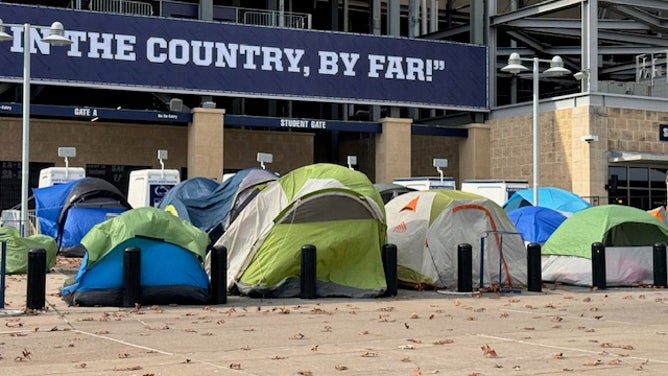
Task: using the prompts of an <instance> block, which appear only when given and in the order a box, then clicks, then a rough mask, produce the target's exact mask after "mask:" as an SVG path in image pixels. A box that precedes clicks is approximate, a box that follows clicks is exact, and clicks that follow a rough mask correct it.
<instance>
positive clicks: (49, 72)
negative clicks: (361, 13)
mask: <svg viewBox="0 0 668 376" xmlns="http://www.w3.org/2000/svg"><path fill="white" fill-rule="evenodd" d="M0 17H1V18H2V20H3V21H4V22H5V23H8V24H16V25H17V26H12V27H11V28H8V30H7V31H8V32H9V33H10V34H12V35H13V38H14V39H13V41H9V42H5V43H3V44H0V81H12V82H20V81H21V79H22V77H23V46H22V44H23V43H22V41H23V35H22V34H23V32H22V27H21V24H23V23H30V24H31V25H35V26H34V27H31V39H32V43H31V51H32V55H31V56H32V58H31V66H32V73H31V77H32V81H33V82H36V83H45V84H58V85H71V86H86V87H96V88H100V87H102V88H104V87H107V88H110V89H111V88H114V87H115V88H119V89H126V90H127V89H130V90H143V91H156V92H167V93H191V94H201V95H230V96H232V95H234V96H244V97H261V98H283V99H294V100H318V101H325V102H347V103H362V104H381V105H395V106H419V107H430V108H444V109H462V110H477V111H486V110H487V109H488V93H487V57H486V56H487V49H486V47H483V46H475V45H468V44H459V43H448V42H441V41H430V40H416V39H406V38H393V37H382V36H372V35H360V34H351V33H335V32H323V31H310V30H297V29H284V28H273V27H260V26H249V25H239V24H228V23H214V22H201V21H191V20H177V19H167V18H155V17H139V16H125V15H114V14H103V13H95V12H88V11H78V10H72V9H59V8H46V7H32V6H22V5H11V4H2V3H0ZM54 21H60V22H62V23H63V25H64V26H65V29H66V36H67V37H68V38H70V39H71V40H72V41H73V42H74V43H73V44H72V45H71V46H69V47H55V46H50V45H48V44H46V43H44V42H41V41H40V37H44V36H47V35H48V30H47V29H48V26H49V25H51V23H52V22H54ZM37 26H46V27H47V28H44V29H43V28H41V27H37Z"/></svg>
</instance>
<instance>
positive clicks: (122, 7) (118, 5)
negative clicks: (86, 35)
mask: <svg viewBox="0 0 668 376" xmlns="http://www.w3.org/2000/svg"><path fill="white" fill-rule="evenodd" d="M88 8H89V9H90V10H95V11H99V12H108V13H122V14H137V15H142V16H152V15H153V5H151V4H149V3H146V2H143V1H132V0H91V1H90V3H89V4H88Z"/></svg>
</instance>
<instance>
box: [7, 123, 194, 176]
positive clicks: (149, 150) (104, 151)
mask: <svg viewBox="0 0 668 376" xmlns="http://www.w3.org/2000/svg"><path fill="white" fill-rule="evenodd" d="M0 129H2V132H1V134H2V140H3V147H2V148H0V160H3V161H20V160H21V153H22V136H21V134H22V121H21V119H20V118H2V119H0ZM61 146H74V147H76V148H77V156H76V157H74V158H70V159H69V164H70V166H72V167H75V166H77V167H78V166H82V167H83V166H85V165H86V164H120V165H131V166H151V167H153V168H160V162H159V161H158V159H157V152H158V149H167V150H168V151H169V159H168V160H167V161H165V167H166V168H176V169H180V168H182V167H186V166H187V158H186V151H187V128H186V127H183V126H170V125H151V124H122V123H108V122H90V121H71V120H54V119H32V120H31V122H30V160H31V161H33V162H45V163H55V165H56V166H65V162H64V159H63V158H61V157H59V156H58V147H61Z"/></svg>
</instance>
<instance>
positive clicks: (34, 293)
mask: <svg viewBox="0 0 668 376" xmlns="http://www.w3.org/2000/svg"><path fill="white" fill-rule="evenodd" d="M45 306H46V250H45V249H44V248H35V249H31V250H29V251H28V287H27V292H26V307H27V308H28V309H44V307H45Z"/></svg>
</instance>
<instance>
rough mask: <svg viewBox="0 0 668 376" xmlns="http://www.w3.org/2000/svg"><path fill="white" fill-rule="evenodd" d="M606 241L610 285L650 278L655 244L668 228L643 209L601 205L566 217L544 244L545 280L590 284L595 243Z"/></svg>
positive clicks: (665, 239)
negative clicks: (592, 251) (592, 252)
mask: <svg viewBox="0 0 668 376" xmlns="http://www.w3.org/2000/svg"><path fill="white" fill-rule="evenodd" d="M596 242H600V243H603V245H604V246H605V247H606V252H605V262H606V276H607V277H606V278H607V285H609V286H631V285H637V284H639V283H641V284H642V283H651V281H652V270H653V266H652V256H653V255H652V246H653V245H654V244H655V243H668V228H667V227H666V226H665V225H664V224H663V223H661V222H660V221H659V220H658V219H657V218H656V217H654V216H652V215H651V214H649V213H647V212H646V211H644V210H641V209H637V208H632V207H629V206H621V205H602V206H595V207H592V208H589V209H585V210H582V211H580V212H577V213H575V214H573V215H572V216H570V217H569V218H567V219H566V220H565V221H564V222H563V223H562V224H561V226H559V228H557V230H556V231H555V232H554V233H553V234H552V236H550V238H549V239H548V240H547V242H545V246H544V247H543V249H542V255H543V257H542V260H543V268H542V269H543V280H545V281H552V282H563V283H569V284H576V285H583V286H590V285H591V283H592V278H591V274H592V265H591V248H592V243H596Z"/></svg>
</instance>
